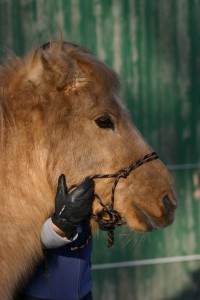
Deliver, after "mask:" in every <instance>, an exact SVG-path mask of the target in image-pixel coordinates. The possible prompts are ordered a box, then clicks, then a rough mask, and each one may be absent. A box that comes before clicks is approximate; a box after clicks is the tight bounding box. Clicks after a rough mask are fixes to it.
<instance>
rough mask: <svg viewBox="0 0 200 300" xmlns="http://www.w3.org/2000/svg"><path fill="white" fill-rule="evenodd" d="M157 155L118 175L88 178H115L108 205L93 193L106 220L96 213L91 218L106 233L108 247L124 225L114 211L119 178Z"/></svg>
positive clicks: (71, 187) (139, 161)
mask: <svg viewBox="0 0 200 300" xmlns="http://www.w3.org/2000/svg"><path fill="white" fill-rule="evenodd" d="M157 158H158V155H157V153H156V152H152V153H149V154H147V155H145V156H143V157H142V158H140V159H139V160H137V161H136V162H135V163H133V164H131V165H130V166H129V167H127V168H124V169H121V170H120V171H119V172H118V173H113V174H95V175H92V176H89V177H87V178H91V179H102V178H116V179H115V182H114V184H113V187H112V194H111V201H110V204H104V203H103V201H102V200H101V198H100V197H99V195H98V194H97V193H94V195H95V197H96V198H97V200H98V202H99V203H100V205H101V206H102V207H103V213H104V217H105V215H107V216H108V219H107V218H106V219H105V218H103V217H102V215H103V214H102V213H98V214H92V215H91V218H92V219H93V220H95V221H96V222H98V223H99V225H100V227H102V228H103V229H104V230H106V231H107V233H108V247H109V248H110V247H112V245H113V244H114V230H115V228H116V227H117V226H121V225H123V224H125V221H124V220H122V217H121V215H120V214H119V213H118V212H117V211H116V210H115V209H114V196H115V190H116V187H117V184H118V182H119V180H120V178H127V177H128V176H129V174H130V173H131V172H132V171H133V170H135V169H137V168H138V167H140V166H142V165H144V164H146V163H148V162H150V161H152V160H154V159H157ZM77 186H78V184H73V185H71V186H70V187H69V190H71V189H73V188H75V187H77ZM90 237H91V236H89V237H88V238H87V240H86V241H85V242H84V244H83V245H84V246H85V245H86V244H87V243H88V240H89V239H90ZM83 245H81V246H80V247H81V248H82V247H83ZM80 247H75V249H71V250H76V249H78V248H80Z"/></svg>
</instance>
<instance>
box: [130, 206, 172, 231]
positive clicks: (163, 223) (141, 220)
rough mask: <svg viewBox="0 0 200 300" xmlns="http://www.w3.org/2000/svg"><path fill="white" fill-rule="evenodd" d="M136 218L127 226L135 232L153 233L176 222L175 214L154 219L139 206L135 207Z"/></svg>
mask: <svg viewBox="0 0 200 300" xmlns="http://www.w3.org/2000/svg"><path fill="white" fill-rule="evenodd" d="M134 216H135V218H133V219H132V220H130V219H129V220H127V225H128V226H129V227H130V228H131V229H133V230H134V231H139V232H153V231H156V230H159V229H163V228H165V227H167V226H169V225H171V224H172V223H173V221H174V213H170V214H168V216H167V217H165V218H164V217H162V218H156V217H155V218H154V217H153V216H150V215H149V214H148V213H147V212H146V211H145V210H143V209H142V208H140V207H139V206H136V205H134Z"/></svg>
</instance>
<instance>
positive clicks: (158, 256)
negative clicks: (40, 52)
mask: <svg viewBox="0 0 200 300" xmlns="http://www.w3.org/2000/svg"><path fill="white" fill-rule="evenodd" d="M60 31H62V34H63V37H64V38H65V39H66V40H68V41H71V42H76V43H80V44H83V45H85V46H86V47H88V48H89V49H91V50H92V52H93V53H94V54H95V55H97V56H98V57H99V58H101V59H102V60H103V61H104V62H105V63H107V64H108V65H110V66H111V67H113V68H114V69H115V70H116V71H117V72H118V73H119V74H120V76H121V81H122V84H123V95H124V99H125V102H126V104H127V106H128V107H129V109H130V110H131V114H132V117H133V120H134V122H135V123H136V125H137V126H138V128H139V129H140V130H141V132H142V133H143V134H144V136H145V138H146V139H147V140H148V142H149V143H150V144H151V145H152V146H153V147H154V148H155V149H156V151H157V152H158V153H159V155H160V157H161V158H162V160H163V161H164V162H165V163H166V164H167V165H168V166H169V169H170V170H171V172H172V174H173V175H174V180H175V185H176V188H177V194H178V197H179V203H180V205H179V209H178V211H177V215H176V220H175V223H174V225H173V226H171V227H169V228H167V229H166V230H164V231H160V232H155V233H152V234H146V235H139V234H133V233H131V232H129V231H128V230H127V229H125V228H122V229H118V230H117V237H116V243H115V246H114V247H113V248H112V249H107V247H106V236H105V233H100V235H99V237H96V238H95V240H94V250H93V257H92V263H93V268H94V269H93V271H92V274H93V281H94V284H93V293H94V299H95V300H108V299H109V300H124V299H126V300H132V299H134V300H168V299H169V300H186V299H187V300H190V299H200V288H199V283H200V260H199V259H200V256H198V255H199V254H200V221H199V219H200V218H199V215H200V164H199V163H200V0H0V53H1V61H3V59H4V57H5V56H6V52H7V50H8V49H12V50H13V51H14V52H15V53H16V54H18V55H23V54H24V53H25V52H26V51H27V50H28V49H30V48H31V47H36V46H38V45H40V44H42V43H44V42H46V41H48V40H49V39H51V38H52V37H56V36H58V34H59V32H60ZM148 259H149V260H148ZM107 263H108V264H109V265H106V264H107ZM118 263H121V264H118Z"/></svg>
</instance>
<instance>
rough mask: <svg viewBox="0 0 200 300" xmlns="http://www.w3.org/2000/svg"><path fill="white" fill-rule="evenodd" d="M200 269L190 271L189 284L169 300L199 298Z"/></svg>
mask: <svg viewBox="0 0 200 300" xmlns="http://www.w3.org/2000/svg"><path fill="white" fill-rule="evenodd" d="M199 283H200V270H197V271H195V272H192V273H190V286H189V287H188V288H186V289H185V290H183V292H182V293H180V294H179V295H178V296H176V297H174V298H172V299H170V300H199V299H200V284H199Z"/></svg>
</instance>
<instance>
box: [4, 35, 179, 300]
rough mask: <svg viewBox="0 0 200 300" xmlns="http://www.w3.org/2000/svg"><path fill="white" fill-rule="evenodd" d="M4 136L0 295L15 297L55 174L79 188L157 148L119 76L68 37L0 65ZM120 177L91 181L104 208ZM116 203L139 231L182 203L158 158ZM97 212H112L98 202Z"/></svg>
mask: <svg viewBox="0 0 200 300" xmlns="http://www.w3.org/2000/svg"><path fill="white" fill-rule="evenodd" d="M0 138H1V146H0V189H1V194H0V207H1V209H0V228H1V230H0V234H1V243H0V273H1V276H0V297H1V299H3V300H10V299H13V295H14V292H15V290H16V289H17V288H18V287H19V286H20V284H21V283H22V282H26V280H27V278H29V276H30V275H31V274H32V272H33V271H34V268H35V266H36V265H37V263H38V262H39V261H40V260H41V259H42V258H43V250H42V245H41V241H40V232H41V229H42V226H43V223H44V221H45V220H46V219H47V218H49V217H50V216H51V215H52V213H53V211H54V196H55V192H56V187H57V179H58V176H59V175H60V174H61V173H63V174H65V175H66V178H67V184H68V185H72V184H74V183H79V182H81V181H82V180H83V178H85V177H86V176H88V175H93V174H111V173H116V172H118V171H119V170H121V169H122V168H126V167H127V166H129V165H131V164H133V163H134V162H136V161H138V160H139V159H140V158H141V157H143V156H145V155H147V154H148V153H150V152H152V151H153V149H152V148H151V147H150V146H149V145H148V144H147V143H146V141H145V140H144V138H143V137H142V135H141V134H140V132H139V131H138V129H137V128H136V127H135V125H134V123H133V122H132V120H131V117H130V114H129V112H128V110H127V109H126V107H125V105H124V104H123V101H122V100H121V97H120V81H119V78H118V75H117V74H116V73H115V72H114V71H113V70H112V69H111V68H110V67H108V66H107V65H105V64H104V63H103V62H101V61H100V60H98V59H97V58H95V57H94V56H93V55H92V54H91V53H90V52H89V51H88V50H86V49H84V48H83V47H81V46H78V45H75V44H71V43H67V42H63V41H55V42H51V43H47V44H45V45H44V46H43V47H40V48H38V49H35V50H32V51H30V52H29V53H28V54H27V55H26V56H25V57H23V58H18V57H15V56H14V55H12V56H11V57H10V58H8V60H7V62H6V63H5V64H4V65H2V66H1V67H0ZM124 177H126V176H124ZM114 181H115V178H102V179H101V180H99V179H98V178H96V179H94V182H95V192H96V193H98V195H99V197H101V199H102V202H103V203H104V205H109V203H110V194H111V189H112V186H113V183H114ZM113 205H114V210H115V211H117V212H118V213H119V214H120V216H121V217H122V219H123V220H124V222H126V225H127V226H128V227H130V228H131V229H132V230H134V231H141V232H146V231H153V230H156V229H160V228H164V227H166V226H168V225H170V224H171V223H172V222H173V219H174V212H175V209H176V207H177V200H176V196H175V192H174V185H173V180H172V178H171V176H170V174H169V172H168V171H167V169H166V167H165V166H164V165H163V163H162V162H161V161H160V160H159V159H156V160H152V161H150V162H148V163H146V164H144V165H141V166H140V167H139V168H137V169H135V170H134V171H133V172H131V173H130V174H129V176H127V178H121V179H120V181H119V182H118V185H117V187H116V192H115V201H114V204H113ZM93 213H94V214H95V215H101V218H102V219H106V218H107V216H106V214H105V212H104V210H103V207H102V205H101V204H100V203H99V202H98V201H97V199H96V200H94V202H93ZM91 227H92V230H98V227H99V224H98V222H96V221H95V220H94V219H93V220H91Z"/></svg>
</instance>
